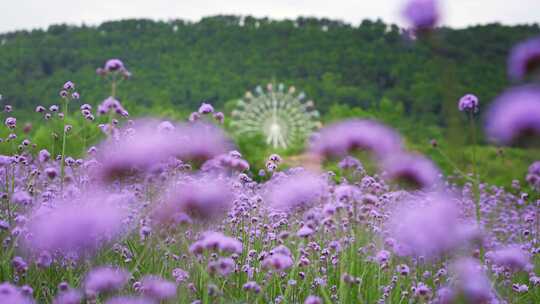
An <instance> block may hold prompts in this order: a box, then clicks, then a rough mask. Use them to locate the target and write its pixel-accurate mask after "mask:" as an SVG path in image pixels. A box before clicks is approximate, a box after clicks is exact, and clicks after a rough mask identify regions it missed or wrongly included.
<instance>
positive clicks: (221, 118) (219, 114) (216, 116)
mask: <svg viewBox="0 0 540 304" xmlns="http://www.w3.org/2000/svg"><path fill="white" fill-rule="evenodd" d="M214 119H215V120H216V121H217V122H219V123H223V122H224V121H225V115H224V114H223V113H222V112H217V113H214Z"/></svg>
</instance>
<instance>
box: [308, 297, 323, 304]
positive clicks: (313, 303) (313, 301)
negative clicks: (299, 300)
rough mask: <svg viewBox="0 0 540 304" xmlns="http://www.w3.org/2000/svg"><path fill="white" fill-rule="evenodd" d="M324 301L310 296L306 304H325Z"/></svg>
mask: <svg viewBox="0 0 540 304" xmlns="http://www.w3.org/2000/svg"><path fill="white" fill-rule="evenodd" d="M323 303H324V302H323V300H322V299H321V298H319V297H317V296H308V297H307V298H306V300H305V301H304V304H323Z"/></svg>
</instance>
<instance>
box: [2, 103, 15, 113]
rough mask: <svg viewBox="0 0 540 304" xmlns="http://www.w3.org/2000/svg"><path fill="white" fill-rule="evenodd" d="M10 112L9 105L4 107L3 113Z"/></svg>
mask: <svg viewBox="0 0 540 304" xmlns="http://www.w3.org/2000/svg"><path fill="white" fill-rule="evenodd" d="M11 111H13V107H12V106H11V105H5V106H4V112H6V113H10V112H11Z"/></svg>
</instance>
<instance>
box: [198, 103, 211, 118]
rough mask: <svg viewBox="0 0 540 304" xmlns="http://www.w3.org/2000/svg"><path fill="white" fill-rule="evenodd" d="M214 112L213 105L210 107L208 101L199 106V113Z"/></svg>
mask: <svg viewBox="0 0 540 304" xmlns="http://www.w3.org/2000/svg"><path fill="white" fill-rule="evenodd" d="M212 112H214V107H212V105H211V104H209V103H204V102H203V103H202V104H201V106H200V107H199V114H203V115H205V114H210V113H212Z"/></svg>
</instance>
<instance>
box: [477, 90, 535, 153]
mask: <svg viewBox="0 0 540 304" xmlns="http://www.w3.org/2000/svg"><path fill="white" fill-rule="evenodd" d="M486 134H487V136H488V137H489V138H490V139H491V140H494V141H496V142H499V143H502V144H512V143H517V142H519V141H521V140H523V139H524V138H526V137H528V136H533V135H534V136H538V135H540V88H539V87H537V86H522V87H517V88H512V89H509V90H507V91H506V92H504V93H503V94H502V95H500V96H499V97H497V99H496V100H495V101H494V102H493V105H492V106H491V108H490V109H489V111H488V113H487V123H486Z"/></svg>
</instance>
